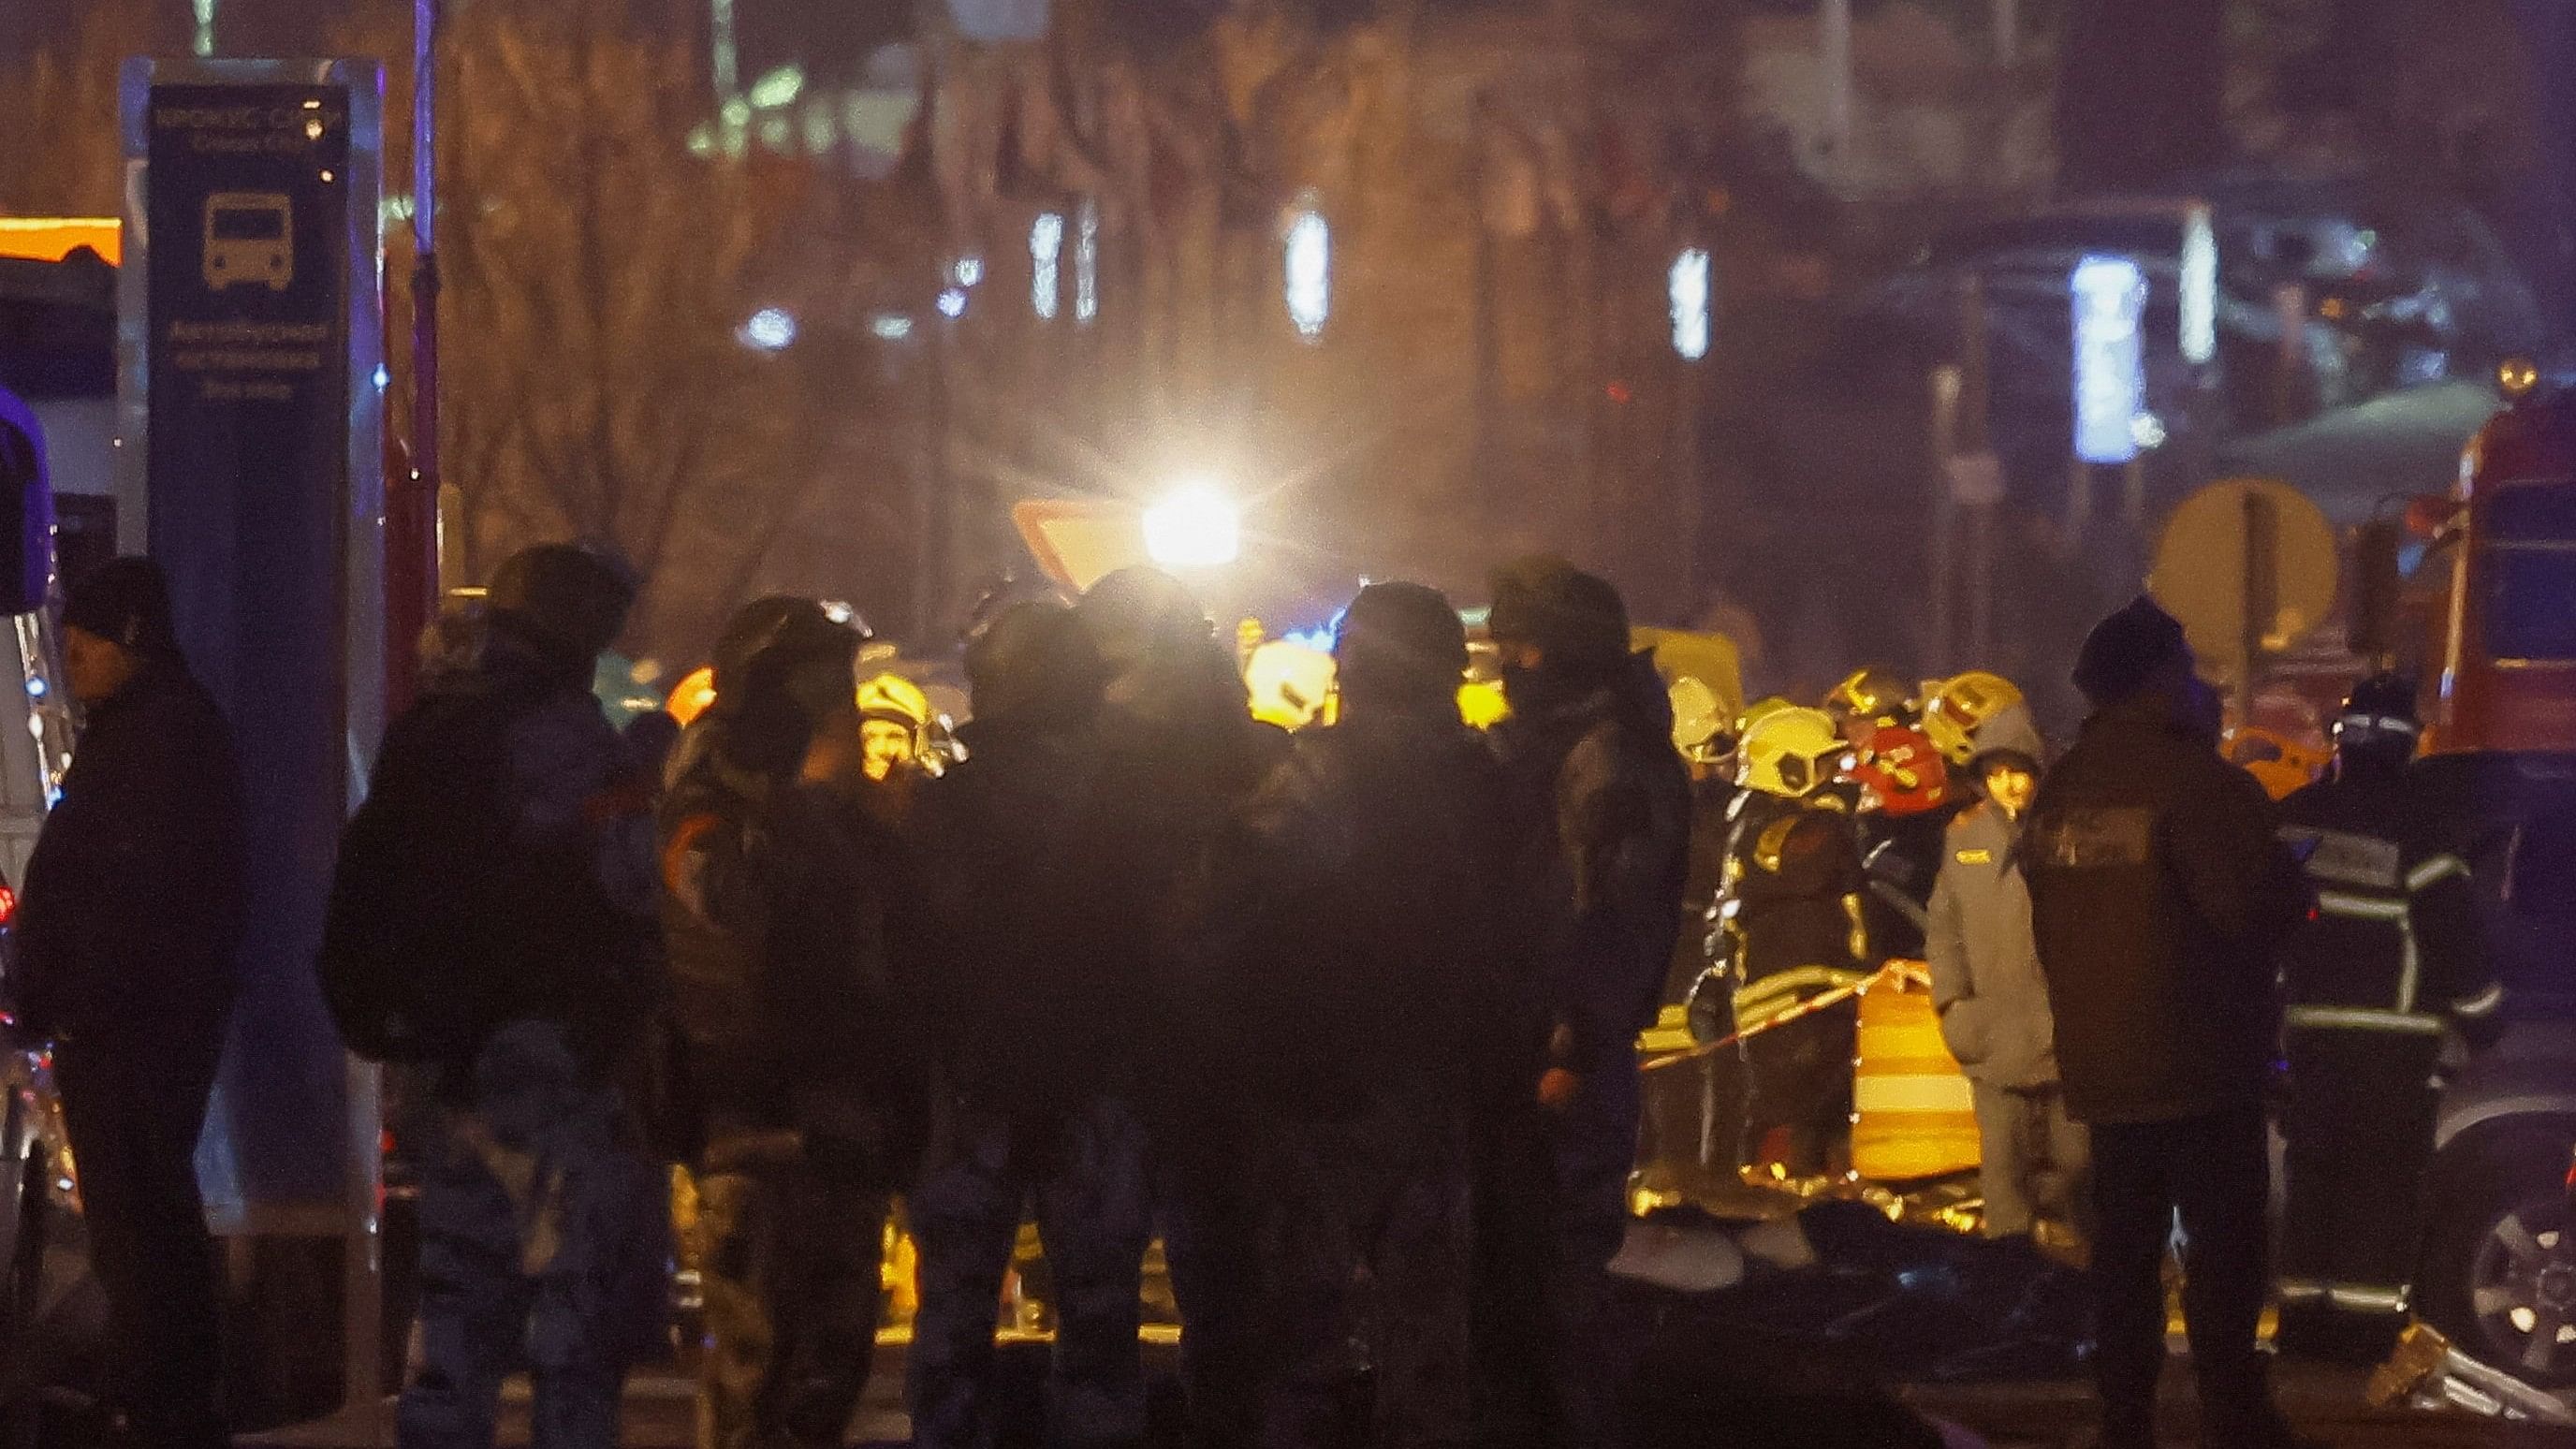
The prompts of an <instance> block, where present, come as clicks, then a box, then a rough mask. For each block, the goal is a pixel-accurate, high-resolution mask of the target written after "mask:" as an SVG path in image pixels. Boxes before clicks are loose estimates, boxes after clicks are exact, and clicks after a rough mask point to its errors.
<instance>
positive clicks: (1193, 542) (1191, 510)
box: [1144, 483, 1243, 569]
mask: <svg viewBox="0 0 2576 1449" xmlns="http://www.w3.org/2000/svg"><path fill="white" fill-rule="evenodd" d="M1144 524H1145V554H1146V556H1147V557H1148V558H1151V559H1152V560H1153V561H1154V562H1155V563H1157V564H1159V565H1161V566H1162V567H1164V568H1167V569H1207V568H1219V567H1222V566H1224V565H1226V564H1230V563H1232V562H1234V560H1235V557H1236V556H1237V555H1238V554H1240V553H1241V552H1242V549H1243V531H1242V521H1241V518H1240V516H1239V515H1238V514H1237V512H1236V510H1235V506H1234V504H1233V503H1232V502H1231V501H1230V500H1228V499H1227V498H1226V496H1225V495H1224V494H1222V493H1219V492H1218V491H1217V490H1216V489H1215V488H1214V487H1212V486H1210V485H1208V484H1205V483H1193V484H1189V485H1186V486H1184V487H1181V488H1178V489H1175V490H1174V491H1173V492H1172V493H1170V494H1169V495H1167V496H1166V497H1165V498H1164V499H1163V500H1162V501H1161V502H1159V503H1157V504H1155V505H1153V506H1152V507H1150V508H1148V509H1146V510H1145V518H1144Z"/></svg>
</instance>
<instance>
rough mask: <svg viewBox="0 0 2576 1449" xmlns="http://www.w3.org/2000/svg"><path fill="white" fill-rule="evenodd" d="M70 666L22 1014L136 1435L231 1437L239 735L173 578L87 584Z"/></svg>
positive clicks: (173, 1443)
mask: <svg viewBox="0 0 2576 1449" xmlns="http://www.w3.org/2000/svg"><path fill="white" fill-rule="evenodd" d="M63 622H64V625H65V629H64V646H65V647H64V653H65V662H66V664H67V665H68V667H69V670H70V675H71V679H70V683H71V689H72V694H73V696H74V697H75V698H76V699H78V700H79V701H80V704H81V706H82V708H83V710H84V711H85V712H86V720H87V724H86V728H85V729H84V731H83V733H82V736H81V741H80V747H79V749H78V751H77V752H76V753H75V754H74V755H73V757H72V766H71V770H70V772H69V773H68V774H67V775H66V776H65V777H64V779H63V795H62V800H61V803H59V804H58V805H56V806H55V807H54V810H53V813H52V814H51V815H49V816H48V817H47V818H46V821H45V827H44V833H43V834H42V835H41V836H39V837H38V839H37V842H36V854H35V858H34V859H33V860H32V861H30V862H29V863H28V866H27V881H26V896H25V901H24V904H23V906H22V907H21V910H20V915H19V943H20V944H19V952H20V954H19V979H18V981H17V982H16V983H15V986H16V989H17V999H18V1007H19V1010H20V1011H21V1013H22V1014H23V1016H24V1019H25V1021H26V1022H27V1023H28V1025H29V1026H30V1027H31V1029H32V1030H34V1031H35V1032H36V1033H38V1034H41V1035H46V1036H50V1037H52V1038H53V1040H54V1065H55V1072H56V1081H57V1082H58V1083H59V1085H60V1087H61V1090H62V1101H63V1116H64V1121H65V1125H66V1126H67V1127H68V1128H69V1129H70V1133H71V1144H72V1154H73V1157H74V1159H75V1160H76V1162H77V1163H78V1165H79V1172H80V1189H81V1203H82V1210H83V1214H84V1216H85V1218H86V1219H87V1222H88V1227H89V1239H90V1260H91V1263H92V1266H93V1267H94V1268H95V1270H96V1272H97V1274H98V1279H99V1283H100V1286H101V1287H103V1288H104V1289H105V1290H106V1293H107V1303H108V1322H109V1331H110V1333H111V1335H112V1338H113V1347H114V1358H115V1368H116V1377H115V1393H116V1397H117V1399H118V1401H119V1402H120V1404H121V1405H122V1407H123V1409H124V1410H125V1413H126V1417H127V1420H128V1423H129V1425H130V1427H131V1430H132V1433H133V1435H134V1437H135V1438H136V1440H137V1441H138V1442H140V1443H144V1444H150V1445H154V1446H170V1449H204V1446H211V1445H219V1444H223V1443H226V1442H228V1441H227V1439H226V1436H225V1428H224V1416H223V1412H222V1401H221V1383H220V1369H221V1356H220V1353H219V1351H218V1342H217V1298H216V1278H215V1261H214V1249H213V1244H212V1241H211V1239H209V1238H208V1236H207V1233H206V1224H205V1207H204V1204H203V1202H202V1201H201V1200H200V1198H199V1196H198V1192H197V1172H196V1166H195V1154H196V1147H197V1134H198V1132H199V1130H200V1129H201V1128H202V1127H203V1126H204V1125H205V1118H206V1103H207V1099H208V1097H209V1095H210V1094H211V1093H212V1092H213V1090H214V1082H215V1068H216V1065H217V1062H218V1061H219V1060H220V1058H221V1057H222V1054H223V1043H224V1028H225V1022H226V1018H227V1016H228V1015H229V1013H230V1011H231V1008H232V1002H233V993H234V989H235V985H236V962H235V956H236V953H237V952H238V950H239V947H240V945H241V937H242V926H243V920H242V906H241V899H242V877H243V867H242V839H241V832H242V800H241V780H240V775H239V771H238V769H237V768H236V766H235V763H234V758H233V744H232V733H231V731H230V729H228V728H227V727H226V725H225V723H224V718H223V715H222V714H221V712H219V711H218V710H217V708H216V706H215V702H214V700H213V699H212V698H210V697H209V696H208V695H207V693H206V691H205V690H204V689H202V688H200V687H199V686H198V684H197V681H196V680H195V679H194V678H192V677H191V676H190V675H189V673H188V665H187V661H186V660H185V659H183V658H182V657H181V656H180V653H179V644H178V637H177V635H176V634H175V633H174V632H173V629H172V624H171V617H170V594H169V589H168V586H167V585H166V584H165V583H164V581H163V579H162V576H161V570H160V569H159V568H158V567H157V566H156V565H154V564H153V563H151V562H150V561H148V560H145V559H140V558H121V559H117V560H114V561H113V562H110V563H108V564H105V565H103V566H101V567H100V568H99V569H97V570H96V571H95V572H93V573H91V574H90V575H88V576H87V577H85V578H83V579H82V580H80V581H79V583H77V584H75V585H74V586H73V588H72V590H71V594H70V597H69V598H68V599H67V600H66V601H65V603H64V607H63Z"/></svg>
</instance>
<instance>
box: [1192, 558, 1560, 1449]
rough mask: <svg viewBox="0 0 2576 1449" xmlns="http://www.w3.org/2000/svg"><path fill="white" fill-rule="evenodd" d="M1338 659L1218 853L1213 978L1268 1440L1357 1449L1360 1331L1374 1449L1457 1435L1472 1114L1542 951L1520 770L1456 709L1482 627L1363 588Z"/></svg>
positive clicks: (1464, 1363)
mask: <svg viewBox="0 0 2576 1449" xmlns="http://www.w3.org/2000/svg"><path fill="white" fill-rule="evenodd" d="M1334 657H1335V659H1336V661H1337V663H1338V666H1339V675H1340V679H1339V687H1340V692H1341V714H1340V718H1339V719H1338V721H1336V722H1335V723H1334V724H1332V725H1331V726H1329V727H1320V728H1317V727H1310V728H1308V729H1306V730H1304V731H1301V732H1300V733H1298V734H1297V735H1296V736H1295V737H1294V739H1293V741H1292V743H1291V747H1290V752H1289V756H1288V758H1287V759H1286V760H1284V761H1282V762H1281V763H1280V765H1279V766H1278V767H1277V768H1275V769H1274V770H1272V772H1271V774H1270V777H1269V779H1268V780H1267V781H1266V782H1265V783H1264V784H1263V786H1262V787H1261V788H1260V789H1259V790H1258V791H1256V792H1255V793H1254V795H1253V797H1252V799H1251V801H1250V802H1249V803H1247V804H1246V805H1245V806H1244V807H1243V809H1241V810H1240V811H1238V812H1237V814H1236V817H1235V820H1234V823H1233V826H1232V828H1231V829H1230V830H1229V831H1228V833H1227V835H1226V837H1225V839H1224V841H1223V842H1222V844H1221V846H1220V848H1219V850H1218V853H1217V858H1218V861H1219V865H1218V868H1217V870H1216V882H1217V885H1216V909H1215V910H1214V912H1213V913H1212V914H1213V916H1214V918H1215V920H1217V921H1218V922H1220V923H1222V931H1223V942H1222V945H1221V948H1220V950H1219V952H1218V955H1217V966H1218V969H1219V971H1220V972H1222V973H1224V974H1225V975H1226V976H1227V977H1228V978H1229V980H1230V983H1231V985H1232V988H1233V991H1234V993H1235V999H1236V1000H1238V1001H1240V1002H1241V1003H1242V1005H1243V1009H1242V1010H1241V1011H1239V1012H1237V1013H1236V1015H1237V1016H1238V1018H1239V1019H1240V1020H1241V1021H1242V1022H1243V1023H1244V1024H1245V1026H1244V1031H1245V1034H1246V1036H1247V1038H1248V1045H1249V1048H1250V1049H1249V1051H1248V1052H1247V1053H1246V1054H1247V1055H1248V1056H1249V1057H1250V1058H1251V1059H1252V1060H1253V1061H1254V1062H1256V1063H1257V1064H1258V1066H1257V1067H1256V1069H1255V1070H1254V1072H1253V1074H1252V1081H1253V1086H1252V1092H1251V1097H1252V1100H1253V1102H1254V1103H1255V1106H1254V1109H1253V1110H1254V1112H1255V1114H1256V1121H1258V1122H1259V1124H1260V1131H1259V1134H1258V1140H1259V1142H1260V1143H1261V1148H1260V1152H1261V1155H1262V1157H1263V1158H1264V1160H1265V1165H1266V1166H1267V1167H1268V1169H1269V1170H1268V1171H1267V1172H1266V1173H1265V1174H1264V1177H1263V1181H1264V1182H1265V1184H1267V1187H1268V1190H1267V1191H1266V1192H1265V1193H1263V1194H1262V1195H1261V1198H1262V1201H1261V1204H1260V1216H1261V1220H1262V1225H1263V1233H1262V1242H1263V1254H1262V1266H1263V1273H1262V1280H1263V1311H1262V1314H1261V1319H1262V1322H1263V1323H1264V1325H1265V1326H1266V1328H1267V1330H1268V1333H1269V1336H1270V1341H1269V1343H1268V1345H1267V1352H1266V1353H1265V1354H1264V1360H1265V1364H1266V1367H1267V1369H1268V1373H1267V1375H1266V1379H1267V1382H1266V1384H1265V1393H1264V1395H1263V1427H1262V1435H1261V1441H1260V1442H1261V1443H1263V1444H1265V1445H1275V1446H1280V1449H1288V1446H1295V1445H1325V1444H1333V1443H1338V1442H1341V1438H1342V1436H1341V1434H1340V1432H1339V1430H1340V1428H1341V1424H1342V1420H1343V1416H1344V1414H1345V1413H1346V1412H1347V1405H1348V1401H1349V1398H1350V1388H1351V1383H1352V1380H1353V1361H1352V1355H1351V1345H1352V1343H1353V1342H1354V1341H1355V1340H1365V1341H1366V1342H1367V1344H1368V1348H1369V1355H1368V1357H1369V1362H1370V1363H1371V1364H1372V1365H1373V1366H1374V1367H1375V1374H1374V1376H1373V1377H1374V1383H1373V1386H1372V1387H1373V1392H1372V1393H1371V1395H1370V1398H1371V1399H1372V1400H1373V1402H1372V1403H1371V1404H1370V1411H1371V1413H1370V1417H1371V1419H1372V1422H1373V1424H1374V1425H1375V1428H1376V1433H1375V1435H1374V1438H1373V1442H1376V1443H1381V1444H1390V1445H1395V1444H1402V1445H1424V1444H1463V1443H1466V1442H1469V1440H1470V1439H1471V1438H1472V1436H1473V1433H1474V1418H1473V1412H1472V1402H1473V1395H1472V1385H1473V1379H1472V1376H1471V1373H1470V1363H1471V1357H1470V1349H1469V1321H1470V1309H1469V1304H1470V1298H1471V1283H1472V1277H1471V1271H1470V1269H1471V1263H1470V1256H1469V1249H1470V1243H1471V1236H1470V1215H1469V1202H1470V1192H1469V1188H1470V1182H1471V1177H1470V1174H1469V1170H1468V1163H1469V1155H1468V1142H1469V1137H1468V1127H1469V1122H1470V1115H1469V1114H1470V1112H1471V1110H1472V1108H1473V1105H1474V1103H1475V1101H1476V1099H1477V1097H1478V1095H1479V1094H1480V1093H1489V1092H1491V1091H1493V1090H1495V1087H1496V1083H1495V1082H1494V1081H1493V1078H1494V1077H1495V1076H1496V1073H1495V1072H1494V1071H1492V1070H1491V1068H1490V1064H1491V1062H1492V1061H1493V1058H1494V1056H1495V1051H1494V1049H1495V1046H1496V1044H1497V1043H1498V1042H1499V1041H1501V1040H1503V1039H1505V1038H1506V1037H1507V1034H1508V1033H1507V1029H1506V1028H1507V1021H1508V1018H1507V1013H1508V1011H1509V1009H1510V1008H1509V1003H1510V1002H1511V1001H1512V999H1513V998H1514V997H1515V996H1516V995H1517V994H1519V993H1518V991H1517V990H1516V988H1518V987H1519V986H1520V984H1521V983H1520V982H1519V980H1518V979H1517V978H1518V975H1519V970H1518V966H1519V962H1520V961H1521V960H1522V959H1523V955H1522V952H1521V951H1520V949H1519V948H1520V947H1521V945H1522V944H1523V942H1524V937H1523V936H1522V935H1521V934H1520V933H1517V932H1513V931H1509V930H1505V929H1503V928H1502V922H1501V921H1500V920H1499V919H1498V918H1499V917H1501V916H1502V914H1503V912H1504V910H1505V907H1506V904H1507V896H1508V893H1509V891H1510V889H1511V881H1510V864H1511V855H1510V852H1511V834H1510V829H1509V826H1508V817H1507V813H1506V808H1505V805H1504V800H1503V788H1502V772H1501V767H1500V766H1499V765H1498V764H1497V763H1496V762H1495V761H1494V759H1493V757H1492V755H1491V754H1490V752H1488V751H1487V750H1486V748H1485V744H1484V741H1482V740H1481V739H1479V738H1478V737H1477V735H1476V733H1475V731H1473V730H1471V729H1469V728H1468V727H1467V725H1466V724H1465V723H1464V721H1462V720H1461V719H1460V718H1459V713H1458V683H1459V680H1460V679H1461V677H1463V675H1464V674H1465V671H1466V667H1467V635H1466V630H1465V628H1464V627H1463V626H1462V625H1461V624H1460V622H1459V619H1458V613H1457V611H1456V610H1455V609H1453V608H1452V607H1450V604H1449V601H1448V600H1447V599H1446V598H1444V597H1442V596H1441V594H1440V593H1439V591H1438V590H1436V589H1431V588H1426V587H1424V586H1422V585H1419V584H1397V583H1387V584H1371V585H1369V586H1368V587H1366V588H1364V589H1362V590H1361V591H1360V593H1359V597H1358V598H1357V599H1355V600H1353V601H1352V603H1351V606H1350V610H1349V612H1348V613H1347V614H1346V615H1344V617H1343V619H1342V623H1341V629H1340V637H1339V639H1338V640H1337V642H1336V646H1335V649H1334ZM1518 1085H1519V1087H1520V1089H1521V1090H1522V1091H1526V1090H1527V1089H1528V1088H1529V1087H1530V1085H1531V1084H1530V1083H1528V1082H1527V1081H1523V1082H1521V1083H1519V1084H1518ZM1363 1281H1365V1282H1367V1283H1370V1284H1372V1285H1373V1297H1374V1300H1375V1302H1374V1305H1373V1307H1374V1311H1373V1312H1371V1313H1368V1314H1365V1315H1363V1314H1361V1313H1360V1312H1358V1311H1357V1310H1358V1308H1359V1306H1360V1305H1359V1302H1358V1301H1357V1300H1358V1287H1357V1285H1358V1284H1359V1283H1361V1282H1363Z"/></svg>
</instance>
